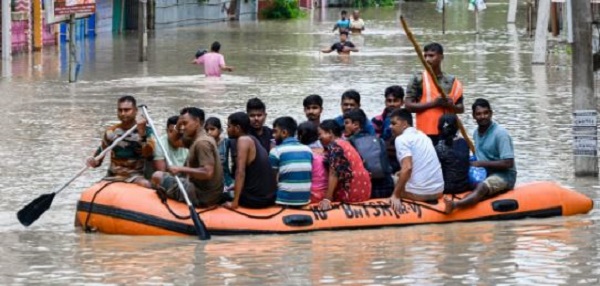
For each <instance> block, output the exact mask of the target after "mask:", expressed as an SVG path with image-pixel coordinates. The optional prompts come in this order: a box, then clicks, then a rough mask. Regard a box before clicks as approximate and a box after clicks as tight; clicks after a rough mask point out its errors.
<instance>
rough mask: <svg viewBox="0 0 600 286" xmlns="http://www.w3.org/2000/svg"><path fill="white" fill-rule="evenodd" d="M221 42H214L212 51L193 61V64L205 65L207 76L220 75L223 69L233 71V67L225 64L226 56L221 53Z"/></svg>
mask: <svg viewBox="0 0 600 286" xmlns="http://www.w3.org/2000/svg"><path fill="white" fill-rule="evenodd" d="M219 50H221V44H220V43H219V42H214V43H212V45H211V47H210V52H208V53H205V54H203V55H201V56H200V57H198V58H196V59H195V60H193V61H192V64H197V65H204V75H206V76H207V77H220V76H221V71H230V72H232V71H233V67H229V66H226V65H225V57H223V55H222V54H220V53H219Z"/></svg>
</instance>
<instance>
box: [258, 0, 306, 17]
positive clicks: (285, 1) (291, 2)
mask: <svg viewBox="0 0 600 286" xmlns="http://www.w3.org/2000/svg"><path fill="white" fill-rule="evenodd" d="M262 13H263V16H264V17H265V18H266V19H295V18H299V17H302V16H304V13H303V12H302V11H301V10H300V6H299V5H298V0H274V1H273V5H271V7H269V8H267V9H265V10H263V12H262Z"/></svg>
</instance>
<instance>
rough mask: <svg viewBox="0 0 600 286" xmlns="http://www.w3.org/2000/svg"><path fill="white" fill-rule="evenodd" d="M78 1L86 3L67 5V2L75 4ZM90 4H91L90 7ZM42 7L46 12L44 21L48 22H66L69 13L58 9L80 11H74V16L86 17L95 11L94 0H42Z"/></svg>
mask: <svg viewBox="0 0 600 286" xmlns="http://www.w3.org/2000/svg"><path fill="white" fill-rule="evenodd" d="M67 2H68V3H67ZM79 2H81V3H84V2H85V3H86V4H81V5H75V6H67V4H77V3H79ZM89 3H92V4H89ZM57 5H61V6H57ZM90 5H92V6H93V7H92V8H91V9H90ZM60 7H62V8H60ZM65 7H66V8H65ZM44 8H45V12H46V22H47V23H48V24H53V23H60V22H67V21H68V20H69V14H71V13H64V14H62V13H61V12H60V11H62V12H65V11H81V12H75V18H77V19H79V18H86V17H89V16H90V15H92V14H93V13H94V12H95V11H96V0H78V1H77V0H44Z"/></svg>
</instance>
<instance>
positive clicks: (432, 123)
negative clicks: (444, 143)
mask: <svg viewBox="0 0 600 286" xmlns="http://www.w3.org/2000/svg"><path fill="white" fill-rule="evenodd" d="M462 93H463V87H462V83H460V81H459V80H458V79H456V78H455V79H454V84H452V90H451V91H450V93H449V94H448V97H449V98H452V101H453V102H454V103H455V104H456V101H458V99H459V98H460V97H461V96H462ZM438 97H440V92H439V91H438V90H437V88H435V83H434V81H433V79H432V78H431V76H429V73H427V71H424V72H423V94H422V95H421V100H419V103H427V102H431V101H434V100H436V99H437V98H438ZM444 113H445V109H444V108H442V107H436V108H430V109H427V110H425V111H422V112H418V113H417V116H416V117H417V125H416V127H417V129H419V130H421V131H422V132H423V133H425V134H427V135H438V134H439V131H438V121H439V119H440V117H442V115H444Z"/></svg>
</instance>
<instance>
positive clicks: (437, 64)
mask: <svg viewBox="0 0 600 286" xmlns="http://www.w3.org/2000/svg"><path fill="white" fill-rule="evenodd" d="M423 56H424V57H425V60H426V61H427V63H428V64H429V65H430V66H431V68H432V69H433V73H434V74H435V76H436V77H437V81H438V83H439V84H440V87H441V88H442V89H443V90H444V92H445V93H446V94H447V95H448V97H447V98H446V99H443V98H442V97H441V94H440V92H439V91H438V90H437V88H436V86H435V81H434V79H433V78H432V77H431V76H430V75H429V73H428V72H427V71H423V72H421V73H418V74H415V75H414V76H413V78H412V79H411V81H410V83H409V84H408V87H407V88H406V102H405V106H406V109H408V110H409V111H411V112H414V113H415V114H416V119H417V124H416V128H417V129H418V130H420V131H422V132H423V133H425V134H427V136H429V138H431V141H432V143H433V145H434V146H435V145H437V142H438V140H439V134H438V130H437V124H438V120H439V119H440V117H441V116H442V115H444V113H448V112H449V113H464V112H465V107H464V105H463V87H462V83H461V82H460V81H459V80H458V79H457V78H456V77H455V76H452V75H450V74H446V73H444V72H442V61H443V60H444V48H443V47H442V45H440V44H438V43H431V44H428V45H426V46H425V47H424V48H423Z"/></svg>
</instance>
